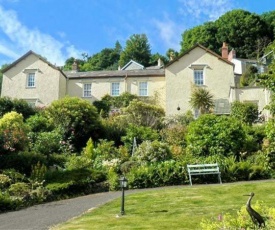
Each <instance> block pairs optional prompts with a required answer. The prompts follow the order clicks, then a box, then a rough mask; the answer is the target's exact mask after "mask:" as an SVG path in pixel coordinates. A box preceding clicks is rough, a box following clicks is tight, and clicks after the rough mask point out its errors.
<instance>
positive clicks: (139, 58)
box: [119, 34, 151, 67]
mask: <svg viewBox="0 0 275 230" xmlns="http://www.w3.org/2000/svg"><path fill="white" fill-rule="evenodd" d="M150 57H151V48H150V44H149V41H148V38H147V36H146V35H145V34H133V35H132V36H130V38H129V39H128V40H127V41H126V46H125V48H124V50H123V51H122V52H121V55H120V59H119V65H120V66H121V67H122V66H124V65H125V64H127V63H128V62H129V61H131V60H134V61H136V62H138V63H140V64H141V65H144V66H148V65H149V62H150Z"/></svg>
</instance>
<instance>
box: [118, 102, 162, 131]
mask: <svg viewBox="0 0 275 230" xmlns="http://www.w3.org/2000/svg"><path fill="white" fill-rule="evenodd" d="M122 111H123V114H124V115H125V117H124V119H125V120H126V121H127V122H128V123H129V124H135V125H136V126H144V127H150V128H153V129H157V128H160V127H161V124H162V120H163V118H164V116H165V112H164V109H163V108H162V107H160V106H158V105H154V104H150V103H146V102H143V101H139V100H137V99H134V100H132V101H131V102H130V103H129V106H127V107H126V108H123V109H122Z"/></svg>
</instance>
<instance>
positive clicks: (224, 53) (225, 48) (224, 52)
mask: <svg viewBox="0 0 275 230" xmlns="http://www.w3.org/2000/svg"><path fill="white" fill-rule="evenodd" d="M222 58H224V59H228V45H227V44H226V42H223V44H222Z"/></svg>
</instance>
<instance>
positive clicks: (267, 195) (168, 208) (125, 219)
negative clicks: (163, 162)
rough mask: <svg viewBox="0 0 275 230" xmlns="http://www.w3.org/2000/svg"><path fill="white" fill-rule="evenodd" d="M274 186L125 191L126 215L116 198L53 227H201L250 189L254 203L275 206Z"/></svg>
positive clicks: (240, 202) (233, 208) (231, 209)
mask: <svg viewBox="0 0 275 230" xmlns="http://www.w3.org/2000/svg"><path fill="white" fill-rule="evenodd" d="M274 189H275V181H274V180H270V181H252V182H239V183H228V184H222V185H220V184H212V185H195V186H192V187H191V186H178V187H167V188H163V189H157V190H144V191H142V192H139V193H135V194H127V191H126V197H125V212H126V215H124V216H120V215H119V213H120V204H121V199H116V200H114V201H112V202H109V203H107V204H105V205H103V206H101V207H99V208H96V209H94V210H92V211H90V212H88V213H86V214H84V215H83V216H81V217H78V218H75V219H73V220H71V221H69V222H67V223H64V224H61V225H58V226H56V227H54V228H52V229H54V230H65V229H66V230H70V229H71V230H75V229H78V230H80V229H83V230H84V229H100V230H102V229H167V230H168V229H200V222H201V220H202V219H203V218H204V219H209V218H210V219H217V218H218V216H219V215H220V214H224V213H230V214H235V213H237V211H239V210H240V208H241V207H242V206H244V205H245V203H246V201H247V198H248V197H245V196H243V195H244V194H248V193H250V192H254V193H255V197H254V198H253V201H252V206H253V204H254V203H255V202H256V201H260V202H263V204H264V205H266V206H269V207H274V200H275V196H274Z"/></svg>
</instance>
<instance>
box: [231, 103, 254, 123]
mask: <svg viewBox="0 0 275 230" xmlns="http://www.w3.org/2000/svg"><path fill="white" fill-rule="evenodd" d="M230 115H231V116H232V117H234V118H236V119H238V120H240V121H242V122H244V123H246V124H249V125H252V123H255V122H256V121H257V119H258V115H259V111H258V105H257V104H254V103H252V102H239V101H234V102H233V103H232V105H231V114H230Z"/></svg>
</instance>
